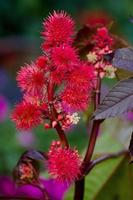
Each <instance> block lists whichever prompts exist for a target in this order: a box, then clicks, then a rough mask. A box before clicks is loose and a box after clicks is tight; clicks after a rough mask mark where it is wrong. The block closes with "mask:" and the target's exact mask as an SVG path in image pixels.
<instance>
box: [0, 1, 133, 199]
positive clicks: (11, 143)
mask: <svg viewBox="0 0 133 200" xmlns="http://www.w3.org/2000/svg"><path fill="white" fill-rule="evenodd" d="M53 10H65V11H67V12H68V13H69V14H71V16H72V17H73V18H74V19H75V20H76V24H77V30H78V29H79V28H80V26H82V23H83V21H82V20H81V19H82V17H81V16H83V14H85V13H88V15H89V14H90V13H91V14H93V13H98V12H103V13H104V14H105V16H107V17H109V18H111V19H112V20H113V23H114V29H115V32H116V33H117V34H118V35H119V36H122V37H123V38H124V39H126V40H127V41H128V42H129V43H130V44H133V24H131V23H130V22H129V18H130V17H131V16H132V15H133V1H132V0H116V1H114V0H66V1H63V0H0V175H4V174H6V175H7V174H9V175H10V174H11V171H12V169H13V167H14V166H15V165H16V162H17V160H18V158H19V156H20V155H21V153H22V152H23V151H24V150H25V149H30V148H37V149H39V150H47V149H48V146H49V144H50V142H51V140H52V139H53V138H55V137H56V136H55V134H54V131H47V132H46V131H45V130H44V129H43V127H39V128H36V129H34V130H31V131H28V132H23V133H18V131H17V130H16V129H15V125H14V124H13V123H12V122H11V121H10V112H11V110H12V108H13V106H14V105H15V104H16V103H17V102H19V101H20V100H21V97H22V96H21V93H20V90H19V88H18V87H17V85H16V80H15V77H16V73H17V70H18V69H19V68H20V66H22V65H23V64H24V63H28V62H31V60H34V58H35V57H36V56H37V55H39V54H40V53H41V49H40V44H41V42H42V38H41V34H40V33H41V31H42V22H43V19H44V18H45V17H47V15H48V14H49V13H50V12H52V11H53ZM132 119H133V117H132ZM109 124H110V122H109ZM84 126H85V125H83V124H82V125H80V127H78V128H77V127H76V128H74V129H73V130H72V131H71V132H70V133H69V134H68V137H69V139H70V143H71V144H72V145H73V146H76V145H77V146H78V149H79V150H80V151H83V149H84V146H85V144H86V138H87V137H88V136H87V134H86V133H85V128H84ZM115 128H116V126H115ZM128 128H130V127H129V126H128ZM124 130H125V129H124ZM113 131H114V129H113V130H112V132H113ZM77 132H78V134H77ZM123 137H124V136H123ZM106 139H108V138H106ZM105 141H106V140H105ZM102 142H103V143H106V142H104V139H103V141H102ZM112 144H114V143H113V142H112ZM99 145H101V144H99ZM108 147H111V148H113V145H112V146H111V144H110V145H109V146H108ZM108 147H107V145H106V144H105V149H107V148H108ZM98 148H99V149H100V148H101V146H98ZM114 150H115V148H114ZM92 199H93V198H92ZM92 199H90V200H92ZM101 199H102V200H103V199H104V198H103V197H101ZM112 199H115V200H119V199H120V200H121V199H122V198H117V196H116V198H112ZM127 199H128V198H126V200H127ZM86 200H87V199H86ZM124 200H125V199H124ZM129 200H131V199H129Z"/></svg>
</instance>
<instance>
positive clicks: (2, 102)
mask: <svg viewBox="0 0 133 200" xmlns="http://www.w3.org/2000/svg"><path fill="white" fill-rule="evenodd" d="M8 110H9V105H8V103H7V100H6V99H5V97H3V96H2V95H0V122H1V121H4V120H5V119H6V118H7V115H8Z"/></svg>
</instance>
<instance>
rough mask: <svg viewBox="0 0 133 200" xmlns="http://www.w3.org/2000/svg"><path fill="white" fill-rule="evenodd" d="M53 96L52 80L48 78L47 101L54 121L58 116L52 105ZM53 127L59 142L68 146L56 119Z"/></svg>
mask: <svg viewBox="0 0 133 200" xmlns="http://www.w3.org/2000/svg"><path fill="white" fill-rule="evenodd" d="M53 96H54V85H53V82H52V80H50V82H49V85H48V101H49V105H50V109H51V115H52V121H54V120H55V121H56V120H57V117H58V114H57V111H56V109H55V107H54V104H53V102H52V101H53ZM55 129H56V131H57V133H58V135H59V138H60V141H61V143H62V144H63V145H64V146H65V147H66V148H68V147H69V144H68V141H67V138H66V135H65V133H64V131H63V129H62V127H61V125H60V123H59V122H58V121H57V125H56V126H55Z"/></svg>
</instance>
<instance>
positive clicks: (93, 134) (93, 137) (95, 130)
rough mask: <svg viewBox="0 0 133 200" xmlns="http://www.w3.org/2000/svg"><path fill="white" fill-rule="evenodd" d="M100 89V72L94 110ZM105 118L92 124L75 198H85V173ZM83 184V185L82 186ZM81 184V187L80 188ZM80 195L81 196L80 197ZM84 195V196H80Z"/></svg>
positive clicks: (76, 185)
mask: <svg viewBox="0 0 133 200" xmlns="http://www.w3.org/2000/svg"><path fill="white" fill-rule="evenodd" d="M100 90H101V78H100V76H99V74H98V75H97V82H96V89H95V100H94V110H96V108H97V106H98V105H99V104H100ZM102 121H103V120H94V121H93V125H92V130H91V133H90V139H89V143H88V148H87V151H86V154H85V158H84V160H83V162H82V165H81V177H80V180H78V181H76V183H75V194H74V200H83V197H84V186H85V178H84V176H85V174H86V170H87V169H88V166H89V164H90V160H91V158H92V155H93V152H94V148H95V144H96V139H97V135H98V131H99V127H100V124H101V122H102ZM82 185H83V186H82ZM79 186H80V189H78V188H79ZM78 196H79V197H78ZM80 197H82V198H80Z"/></svg>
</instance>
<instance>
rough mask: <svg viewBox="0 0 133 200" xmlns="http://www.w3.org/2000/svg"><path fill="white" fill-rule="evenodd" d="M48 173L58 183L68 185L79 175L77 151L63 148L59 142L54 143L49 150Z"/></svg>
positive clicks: (79, 162)
mask: <svg viewBox="0 0 133 200" xmlns="http://www.w3.org/2000/svg"><path fill="white" fill-rule="evenodd" d="M48 156H49V161H48V170H49V173H50V174H51V175H52V176H53V177H55V178H56V179H57V181H60V182H67V183H68V184H69V183H71V182H73V181H74V180H76V179H77V178H78V175H79V174H80V164H81V161H80V157H79V154H78V151H77V150H74V149H70V148H68V149H67V148H63V147H62V145H61V143H60V141H54V142H53V143H52V144H51V147H50V150H49V154H48Z"/></svg>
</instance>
